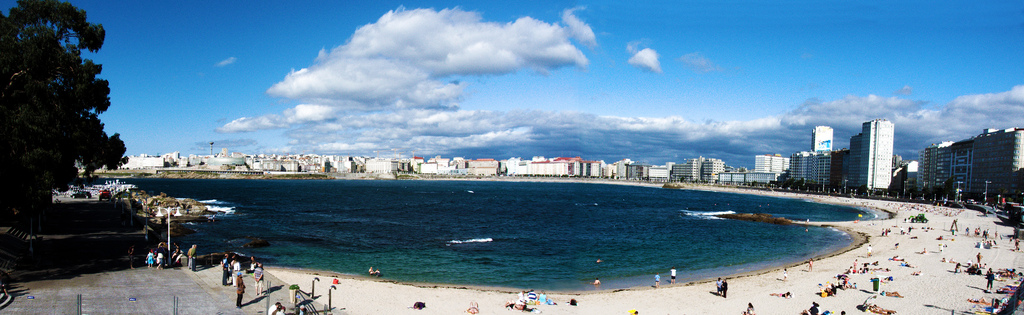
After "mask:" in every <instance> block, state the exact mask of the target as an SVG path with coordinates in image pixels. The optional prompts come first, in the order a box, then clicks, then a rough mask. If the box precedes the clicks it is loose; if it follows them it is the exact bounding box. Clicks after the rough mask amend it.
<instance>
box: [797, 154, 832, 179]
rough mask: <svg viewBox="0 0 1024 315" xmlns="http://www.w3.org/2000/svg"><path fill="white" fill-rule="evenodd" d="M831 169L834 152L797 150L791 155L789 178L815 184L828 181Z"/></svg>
mask: <svg viewBox="0 0 1024 315" xmlns="http://www.w3.org/2000/svg"><path fill="white" fill-rule="evenodd" d="M831 169H832V153H831V152H828V151H814V152H810V151H804V152H797V153H793V155H791V156H790V157H789V178H792V179H798V180H799V179H803V180H804V181H805V182H806V183H814V184H824V183H828V182H829V177H830V175H831V174H830V172H831Z"/></svg>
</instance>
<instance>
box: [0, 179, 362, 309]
mask: <svg viewBox="0 0 1024 315" xmlns="http://www.w3.org/2000/svg"><path fill="white" fill-rule="evenodd" d="M61 201H62V202H61V203H60V204H57V205H54V206H53V207H52V208H51V209H50V210H49V211H48V212H47V217H48V218H49V219H48V220H47V221H45V223H44V226H43V233H39V240H38V241H37V243H36V244H35V247H36V258H34V259H30V260H31V262H29V263H27V264H23V267H22V268H19V270H17V271H15V272H14V273H13V281H12V282H11V283H10V285H9V289H8V291H9V292H10V293H11V295H12V299H11V302H10V303H9V304H8V305H6V307H2V308H0V314H78V313H79V310H80V311H81V314H175V309H177V314H266V313H267V306H268V302H269V304H274V303H275V302H282V304H283V305H285V306H287V307H289V312H291V311H292V309H291V307H292V304H290V303H289V299H288V296H289V291H288V289H287V288H288V286H287V284H285V283H284V282H283V281H281V280H280V279H278V278H276V277H274V276H273V275H269V274H268V275H267V276H266V279H267V280H268V281H269V282H270V283H271V286H270V290H269V291H270V292H269V295H267V296H257V295H256V286H255V284H254V283H253V281H252V276H251V275H246V276H245V277H244V278H245V281H246V286H247V288H246V293H245V294H244V296H243V299H242V303H243V307H242V308H241V309H237V308H235V297H236V294H235V289H234V287H231V286H221V268H220V267H219V266H203V265H201V264H200V263H201V262H197V264H200V266H199V267H198V268H197V271H196V272H191V271H189V270H188V269H187V268H184V267H179V268H170V269H162V270H160V269H156V268H148V267H146V263H145V259H144V257H145V251H146V250H147V248H148V247H147V244H146V242H145V239H144V235H143V234H142V229H141V228H133V227H125V226H122V225H121V224H120V222H119V219H118V218H119V212H118V210H116V209H114V208H113V207H112V206H111V204H110V203H107V202H98V201H95V200H75V199H62V200H61ZM131 245H135V246H136V257H137V258H136V260H135V269H130V268H129V267H128V258H127V250H128V247H129V246H131ZM149 246H155V245H149ZM183 246H184V245H183ZM200 253H204V251H202V250H200ZM323 285H324V286H329V285H326V284H323ZM302 288H303V289H304V290H308V289H309V284H308V283H307V284H305V285H302ZM315 306H316V307H317V308H318V309H320V308H321V306H320V305H319V304H317V305H315ZM335 314H344V312H335Z"/></svg>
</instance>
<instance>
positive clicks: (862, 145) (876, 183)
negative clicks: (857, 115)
mask: <svg viewBox="0 0 1024 315" xmlns="http://www.w3.org/2000/svg"><path fill="white" fill-rule="evenodd" d="M894 132H895V127H894V125H893V124H892V122H890V121H888V120H885V119H875V120H872V121H868V122H865V123H864V124H863V125H861V133H859V134H857V135H855V136H853V137H850V168H849V170H850V173H849V176H848V177H849V181H850V186H854V187H859V186H866V187H867V188H868V189H876V188H880V189H881V188H888V187H889V183H890V182H892V152H893V137H894Z"/></svg>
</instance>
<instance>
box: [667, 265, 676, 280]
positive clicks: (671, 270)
mask: <svg viewBox="0 0 1024 315" xmlns="http://www.w3.org/2000/svg"><path fill="white" fill-rule="evenodd" d="M668 272H669V273H671V274H672V280H671V281H672V284H676V267H672V269H670V270H669V271H668Z"/></svg>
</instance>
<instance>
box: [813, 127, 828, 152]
mask: <svg viewBox="0 0 1024 315" xmlns="http://www.w3.org/2000/svg"><path fill="white" fill-rule="evenodd" d="M811 151H814V152H827V151H832V127H829V126H817V127H814V129H813V130H811Z"/></svg>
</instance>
